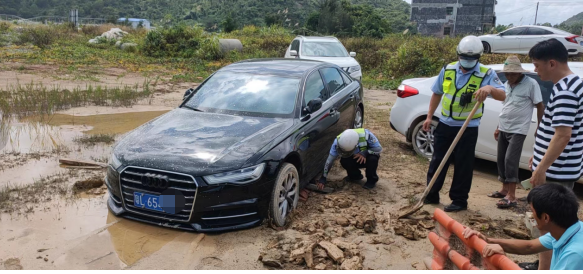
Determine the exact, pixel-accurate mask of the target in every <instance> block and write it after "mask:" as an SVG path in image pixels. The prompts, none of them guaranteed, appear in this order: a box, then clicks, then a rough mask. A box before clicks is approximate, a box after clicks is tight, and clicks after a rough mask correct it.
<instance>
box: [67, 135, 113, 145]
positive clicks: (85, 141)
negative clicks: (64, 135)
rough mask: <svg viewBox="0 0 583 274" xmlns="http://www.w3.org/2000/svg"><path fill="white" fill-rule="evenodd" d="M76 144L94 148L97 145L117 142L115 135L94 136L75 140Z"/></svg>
mask: <svg viewBox="0 0 583 274" xmlns="http://www.w3.org/2000/svg"><path fill="white" fill-rule="evenodd" d="M75 142H77V143H80V144H82V145H86V146H94V145H97V144H112V143H114V142H115V135H113V134H94V135H93V134H92V135H86V136H82V137H79V138H76V139H75Z"/></svg>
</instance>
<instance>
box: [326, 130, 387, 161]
mask: <svg viewBox="0 0 583 274" xmlns="http://www.w3.org/2000/svg"><path fill="white" fill-rule="evenodd" d="M364 132H365V133H366V136H367V138H366V143H367V148H368V149H369V150H372V149H375V148H380V147H381V143H379V139H377V137H376V136H374V134H372V132H370V131H369V130H368V129H365V130H364ZM337 149H338V138H336V139H334V143H333V144H332V147H331V148H330V155H331V156H334V157H338V156H339V155H340V153H339V152H338V151H337ZM357 153H360V148H358V147H357V148H356V149H355V150H354V152H353V153H352V155H355V154H357Z"/></svg>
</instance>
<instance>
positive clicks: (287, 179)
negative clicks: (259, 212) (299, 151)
mask: <svg viewBox="0 0 583 274" xmlns="http://www.w3.org/2000/svg"><path fill="white" fill-rule="evenodd" d="M299 197H300V176H299V174H298V170H297V169H296V167H295V166H294V165H292V164H290V163H284V164H283V165H282V167H281V169H280V170H279V174H278V175H277V180H275V185H274V186H273V193H272V195H271V202H270V203H269V219H270V221H271V224H273V225H275V226H277V227H283V226H285V224H286V219H287V216H288V215H289V214H288V213H289V212H291V210H293V209H295V208H296V206H297V205H298V200H299Z"/></svg>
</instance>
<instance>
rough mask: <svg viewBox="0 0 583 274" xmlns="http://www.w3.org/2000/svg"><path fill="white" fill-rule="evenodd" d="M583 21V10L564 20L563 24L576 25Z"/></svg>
mask: <svg viewBox="0 0 583 274" xmlns="http://www.w3.org/2000/svg"><path fill="white" fill-rule="evenodd" d="M582 22H583V12H581V13H579V14H577V15H575V16H573V17H571V18H569V19H567V20H565V22H563V24H565V25H575V24H581V23H582Z"/></svg>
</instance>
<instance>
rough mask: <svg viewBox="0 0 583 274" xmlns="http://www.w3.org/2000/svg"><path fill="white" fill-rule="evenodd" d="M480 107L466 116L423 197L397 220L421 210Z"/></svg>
mask: <svg viewBox="0 0 583 274" xmlns="http://www.w3.org/2000/svg"><path fill="white" fill-rule="evenodd" d="M480 105H481V104H480V103H479V102H478V103H476V105H475V106H474V108H473V109H472V112H470V115H468V118H466V122H465V123H464V125H463V126H462V128H461V129H460V131H459V132H458V133H457V136H455V139H454V140H453V143H451V146H450V147H449V149H448V150H447V153H446V154H445V156H444V157H443V160H441V164H439V167H438V168H437V171H436V172H435V174H433V178H431V182H430V183H429V185H427V188H425V191H424V192H423V195H422V196H421V199H419V202H418V203H417V204H416V205H415V206H414V207H413V208H411V209H410V210H408V211H406V212H405V213H403V214H401V215H399V218H398V219H401V218H404V217H407V216H409V215H411V214H413V213H415V212H417V211H419V209H421V208H422V207H423V201H424V200H425V198H427V194H429V191H430V190H431V188H432V187H433V185H434V184H435V181H437V177H438V176H439V174H440V173H441V170H442V169H443V166H445V163H447V159H449V156H450V155H451V153H452V152H453V149H454V148H455V146H456V145H457V143H458V141H459V140H460V139H461V138H462V135H463V134H464V131H466V128H467V127H468V124H469V123H470V120H472V117H474V114H476V111H477V110H478V108H479V107H480Z"/></svg>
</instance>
